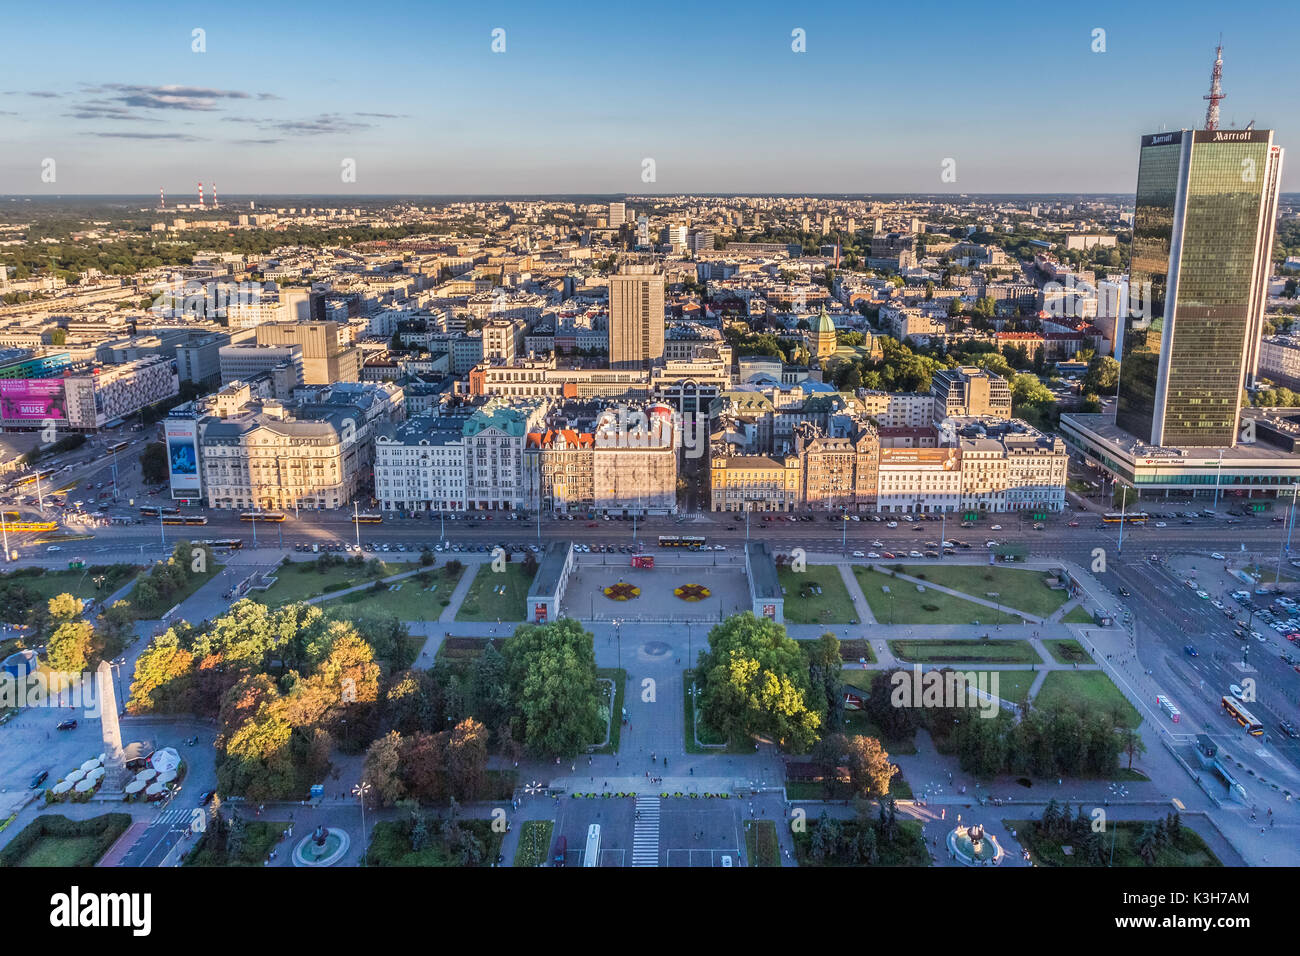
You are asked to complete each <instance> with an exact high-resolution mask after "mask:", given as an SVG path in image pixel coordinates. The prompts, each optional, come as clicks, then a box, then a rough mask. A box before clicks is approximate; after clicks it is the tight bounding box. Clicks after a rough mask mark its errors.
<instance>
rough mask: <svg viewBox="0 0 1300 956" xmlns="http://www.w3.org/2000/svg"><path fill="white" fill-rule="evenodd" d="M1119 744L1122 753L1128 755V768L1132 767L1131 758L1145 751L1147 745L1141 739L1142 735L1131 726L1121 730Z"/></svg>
mask: <svg viewBox="0 0 1300 956" xmlns="http://www.w3.org/2000/svg"><path fill="white" fill-rule="evenodd" d="M1120 740H1121V744H1120V746H1121V747H1122V749H1123V753H1124V755H1125V756H1126V757H1128V769H1130V770H1132V769H1133V758H1134V757H1136V756H1138V755H1140V754H1144V753H1146V752H1147V745H1146V744H1145V743H1144V742H1143V741H1142V735H1141V734H1139V733H1138V732H1137V731H1136V730H1134V729H1133V728H1131V727H1126V728H1124V730H1123V731H1121V737H1120Z"/></svg>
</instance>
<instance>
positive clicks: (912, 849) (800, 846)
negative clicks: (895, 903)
mask: <svg viewBox="0 0 1300 956" xmlns="http://www.w3.org/2000/svg"><path fill="white" fill-rule="evenodd" d="M872 819H873V821H874V815H873V817H872ZM841 822H842V825H843V828H844V833H845V836H846V837H847V836H850V835H851V834H852V833H853V832H855V831H856V829H857V827H858V826H860V824H859V823H857V822H856V821H854V820H844V821H841ZM820 825H821V824H820V821H809V824H808V826H807V828H806V829H805V830H803V831H802V832H798V833H795V834H794V845H795V856H796V858H797V859H798V860H799V865H800V866H867V865H868V864H865V863H848V862H844V861H840V860H834V859H830V860H817V859H814V858H813V855H812V852H811V845H812V833H813V830H814V829H815V828H816V827H818V826H820ZM877 852H878V853H879V859H878V860H877V862H876V864H875V865H876V866H930V865H931V862H932V861H931V859H930V851H929V850H928V849H927V848H926V843H925V837H924V836H923V835H922V833H921V823H920V821H919V820H907V819H899V820H898V835H897V836H896V837H895V838H894V840H893V842H892V843H888V842H885V841H884V840H879V842H878V844H877Z"/></svg>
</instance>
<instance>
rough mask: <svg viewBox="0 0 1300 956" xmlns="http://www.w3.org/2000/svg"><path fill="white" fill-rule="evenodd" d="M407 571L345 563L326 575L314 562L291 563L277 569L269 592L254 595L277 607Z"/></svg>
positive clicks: (375, 562)
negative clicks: (259, 595)
mask: <svg viewBox="0 0 1300 956" xmlns="http://www.w3.org/2000/svg"><path fill="white" fill-rule="evenodd" d="M405 570H409V569H407V568H394V567H391V566H389V565H388V564H386V563H385V562H383V561H380V560H377V559H376V560H371V561H367V562H366V563H365V565H364V566H362V567H355V566H353V565H351V564H349V563H348V562H347V561H346V559H345V560H344V562H343V563H342V564H336V565H332V566H331V567H329V568H327V569H326V570H324V571H321V570H319V569H318V566H317V564H316V562H315V561H292V562H290V563H289V564H284V565H281V566H280V567H278V568H276V569H275V583H274V584H273V585H271V587H270V588H268V589H267V590H265V591H262V592H254V593H260V594H261V601H262V603H264V604H267V605H270V606H272V607H278V606H280V605H283V604H294V603H296V602H298V601H305V600H307V599H308V598H314V597H319V596H320V595H322V594H327V593H329V592H331V591H341V590H343V589H344V588H350V587H352V586H354V585H357V584H365V583H367V582H369V581H373V580H374V579H375V578H382V577H387V576H388V575H390V574H397V573H399V572H400V571H405Z"/></svg>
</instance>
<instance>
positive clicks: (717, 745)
mask: <svg viewBox="0 0 1300 956" xmlns="http://www.w3.org/2000/svg"><path fill="white" fill-rule="evenodd" d="M694 673H695V672H694V671H683V672H682V687H683V688H685V691H684V692H683V694H682V715H683V718H684V720H683V726H684V728H685V740H684V741H683V743H684V744H685V747H686V752H687V753H688V754H704V753H728V754H743V753H752V752H753V748H752V747H749V746H738V747H733V746H731V745H730V744H729V743H728V742H727V741H725V740H723V739H722V738H721V737H719V736H718V735H717V734H715V733H713V732H712V731H710V730H709V729H708V728H707V727H705V726H704V724H703V723H702V722H701V724H700V727H699V735H700V743H699V744H697V743H696V742H695V735H694V733H693V731H694V730H695V709H694V708H693V707H692V706H691V704H692V698H691V693H690V690H691V680H692V679H693V675H694ZM701 744H705V745H711V746H701Z"/></svg>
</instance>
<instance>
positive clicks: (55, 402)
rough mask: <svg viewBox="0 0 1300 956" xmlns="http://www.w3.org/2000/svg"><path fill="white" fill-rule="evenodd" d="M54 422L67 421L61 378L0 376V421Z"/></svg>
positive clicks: (65, 400) (66, 406) (66, 407)
mask: <svg viewBox="0 0 1300 956" xmlns="http://www.w3.org/2000/svg"><path fill="white" fill-rule="evenodd" d="M49 419H52V420H53V421H56V422H66V421H67V420H68V403H67V399H66V398H65V397H64V394H63V379H61V378H9V379H0V421H6V422H43V421H46V420H49Z"/></svg>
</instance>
